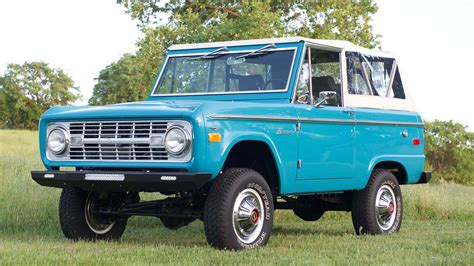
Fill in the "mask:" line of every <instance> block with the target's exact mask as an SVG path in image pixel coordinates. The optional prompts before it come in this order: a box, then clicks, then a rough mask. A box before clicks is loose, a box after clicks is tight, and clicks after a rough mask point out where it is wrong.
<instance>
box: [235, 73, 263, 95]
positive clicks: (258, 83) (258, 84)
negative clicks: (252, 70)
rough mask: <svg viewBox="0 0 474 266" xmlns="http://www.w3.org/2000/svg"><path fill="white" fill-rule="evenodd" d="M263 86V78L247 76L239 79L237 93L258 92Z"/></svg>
mask: <svg viewBox="0 0 474 266" xmlns="http://www.w3.org/2000/svg"><path fill="white" fill-rule="evenodd" d="M262 86H263V77H262V76H261V75H248V76H240V77H239V91H254V90H260V89H262Z"/></svg>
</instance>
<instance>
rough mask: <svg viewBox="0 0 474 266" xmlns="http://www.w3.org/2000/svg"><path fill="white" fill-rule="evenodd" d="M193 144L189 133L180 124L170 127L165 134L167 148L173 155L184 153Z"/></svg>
mask: <svg viewBox="0 0 474 266" xmlns="http://www.w3.org/2000/svg"><path fill="white" fill-rule="evenodd" d="M190 145H191V139H190V137H189V134H188V133H187V132H186V131H185V130H183V129H182V128H180V127H178V126H174V127H170V128H169V129H168V131H167V132H166V135H165V148H166V151H168V153H170V154H171V155H182V154H183V153H184V152H186V151H187V150H188V148H189V146H190Z"/></svg>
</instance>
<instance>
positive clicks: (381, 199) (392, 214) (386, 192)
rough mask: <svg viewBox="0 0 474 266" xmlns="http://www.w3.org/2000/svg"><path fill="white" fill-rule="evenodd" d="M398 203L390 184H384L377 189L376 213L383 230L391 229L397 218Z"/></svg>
mask: <svg viewBox="0 0 474 266" xmlns="http://www.w3.org/2000/svg"><path fill="white" fill-rule="evenodd" d="M396 213H397V204H396V202H395V193H394V192H393V189H392V188H391V187H390V186H388V185H383V186H381V187H380V188H379V190H378V191H377V196H376V198H375V215H376V220H377V224H378V225H379V227H380V228H381V229H382V230H388V229H390V228H391V227H392V226H393V224H394V222H395V218H396Z"/></svg>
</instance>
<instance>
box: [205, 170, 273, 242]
mask: <svg viewBox="0 0 474 266" xmlns="http://www.w3.org/2000/svg"><path fill="white" fill-rule="evenodd" d="M272 226H273V198H272V194H271V191H270V187H269V186H268V184H267V182H266V181H265V179H264V178H263V177H262V176H261V175H260V174H259V173H258V172H256V171H254V170H252V169H246V168H232V169H229V170H226V171H225V172H224V173H223V174H221V175H220V176H219V177H218V178H217V179H216V180H215V182H214V184H213V185H212V187H211V189H210V191H209V194H208V195H207V199H206V204H205V207H204V230H205V233H206V238H207V241H208V243H209V244H210V245H211V246H213V247H216V248H219V249H230V250H241V249H245V248H255V247H259V246H264V245H265V244H266V243H267V242H268V239H269V238H270V234H271V231H272Z"/></svg>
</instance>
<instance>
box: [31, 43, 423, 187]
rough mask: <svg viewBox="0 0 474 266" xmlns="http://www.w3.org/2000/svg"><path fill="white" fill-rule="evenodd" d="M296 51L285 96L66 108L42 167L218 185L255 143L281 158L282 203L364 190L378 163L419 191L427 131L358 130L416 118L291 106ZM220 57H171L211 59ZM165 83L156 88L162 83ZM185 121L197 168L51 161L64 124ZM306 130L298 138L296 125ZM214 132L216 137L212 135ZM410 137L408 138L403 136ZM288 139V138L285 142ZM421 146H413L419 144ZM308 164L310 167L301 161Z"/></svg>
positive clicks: (51, 116) (53, 117) (57, 116)
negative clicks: (187, 176)
mask: <svg viewBox="0 0 474 266" xmlns="http://www.w3.org/2000/svg"><path fill="white" fill-rule="evenodd" d="M264 45H266V44H263V45H258V46H246V47H243V46H242V47H229V50H231V51H239V50H249V49H258V48H261V47H262V46H264ZM277 47H278V48H284V47H296V48H297V54H296V57H295V60H296V62H295V65H294V67H293V70H292V73H291V79H290V83H289V88H288V90H287V91H285V92H275V93H244V94H227V95H199V96H198V95H186V96H151V95H150V96H149V97H148V99H147V101H144V102H136V103H126V104H115V105H108V106H100V107H94V106H82V107H73V106H63V107H54V108H51V109H49V110H48V111H47V112H46V113H45V114H44V115H43V116H42V118H41V120H40V127H39V129H40V133H39V139H40V152H41V159H42V161H43V163H44V165H45V166H46V167H47V168H48V169H52V168H53V167H60V166H73V167H109V168H110V167H113V168H171V169H187V170H188V171H189V172H210V173H212V175H213V177H214V178H215V177H216V176H217V175H218V174H219V172H220V171H221V169H222V167H223V165H224V162H225V160H226V158H227V155H228V154H229V152H230V150H231V149H232V147H233V146H234V145H236V144H237V143H239V142H240V141H247V140H254V141H260V142H263V143H265V145H267V146H268V148H269V149H270V150H271V152H272V153H273V157H274V158H273V159H274V160H275V163H276V166H277V169H278V173H279V178H280V188H279V189H280V191H279V193H280V194H281V195H290V194H298V193H311V192H333V191H344V190H355V189H362V188H364V187H365V185H366V184H367V182H368V179H369V177H370V174H371V172H372V170H373V168H374V167H375V166H376V165H377V163H380V162H385V161H392V162H397V163H400V164H401V165H402V166H403V167H404V169H405V170H406V172H407V174H408V180H407V183H416V182H417V181H418V180H419V178H420V175H421V172H422V171H423V167H424V155H423V149H424V142H423V130H422V127H421V126H401V125H378V124H367V123H355V122H356V121H361V120H363V121H369V122H370V121H373V122H380V121H386V122H418V123H419V122H421V118H420V116H419V115H418V114H417V113H414V112H403V111H390V110H376V109H366V108H354V109H351V110H350V111H353V112H354V114H353V115H351V114H350V113H349V112H347V111H348V109H347V108H344V107H323V108H313V107H311V106H308V105H301V104H294V103H291V99H292V95H293V91H294V87H295V83H296V78H297V74H298V70H299V64H300V61H301V55H302V49H303V43H286V44H278V45H277ZM213 50H215V48H210V49H195V50H185V51H168V53H167V55H166V56H169V55H174V54H178V53H190V54H192V53H205V52H210V51H213ZM156 82H157V81H155V83H156ZM212 115H241V116H260V117H265V116H271V117H278V118H282V119H275V120H272V121H269V120H258V119H257V120H239V119H214V118H210V117H209V116H212ZM140 119H157V120H166V119H183V120H186V121H189V122H190V123H191V124H192V126H193V154H192V158H193V159H192V160H191V161H189V162H182V163H176V162H173V163H171V162H123V161H120V162H85V161H64V162H56V161H54V162H53V161H49V160H48V159H47V158H46V152H45V140H46V126H47V124H48V123H51V122H57V121H95V120H140ZM307 119H333V120H334V119H335V120H337V121H340V122H341V123H320V122H314V121H313V122H311V121H306V120H307ZM297 122H300V123H301V131H297V128H296V123H297ZM211 128H213V129H214V130H211ZM403 130H407V131H408V137H403V136H402V134H401V132H402V131H403ZM211 132H212V133H215V132H217V133H221V135H222V142H220V143H209V142H208V141H207V135H208V133H211ZM281 132H285V134H281ZM413 138H420V139H421V141H422V142H421V144H420V145H418V146H415V145H413V143H412V139H413ZM298 160H302V167H301V168H298V167H297V161H298Z"/></svg>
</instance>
